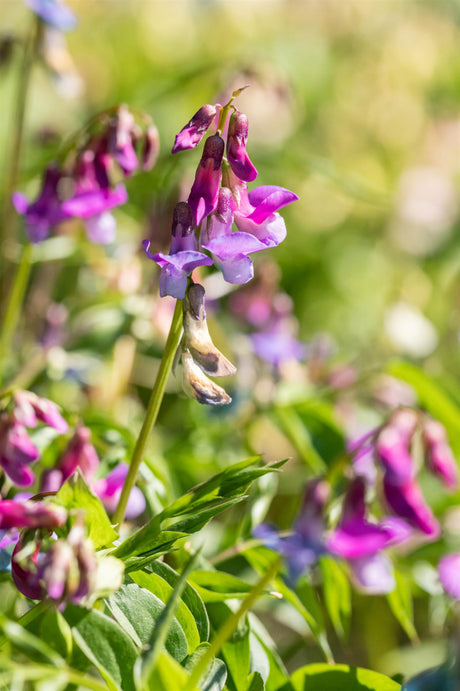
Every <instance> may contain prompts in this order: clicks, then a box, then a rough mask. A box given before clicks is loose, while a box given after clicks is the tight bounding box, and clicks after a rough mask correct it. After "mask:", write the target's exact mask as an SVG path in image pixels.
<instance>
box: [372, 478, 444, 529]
mask: <svg viewBox="0 0 460 691" xmlns="http://www.w3.org/2000/svg"><path fill="white" fill-rule="evenodd" d="M383 492H384V495H385V499H386V501H387V504H388V506H389V507H390V509H391V510H392V511H393V512H394V513H395V514H396V515H397V516H400V517H401V518H404V519H405V520H406V521H407V522H408V523H410V525H412V526H414V528H417V530H421V531H422V532H423V533H426V535H428V536H429V537H430V538H432V539H433V540H434V539H436V538H437V537H438V536H439V534H440V532H441V531H440V527H439V523H438V522H437V520H436V519H435V517H434V516H433V513H432V511H431V509H430V507H429V506H428V504H427V503H426V501H425V498H424V496H423V494H422V491H421V489H420V487H419V485H418V484H417V483H416V482H415V480H411V481H409V482H407V483H406V484H393V483H392V482H391V477H390V479H389V477H388V476H387V474H385V476H384V478H383Z"/></svg>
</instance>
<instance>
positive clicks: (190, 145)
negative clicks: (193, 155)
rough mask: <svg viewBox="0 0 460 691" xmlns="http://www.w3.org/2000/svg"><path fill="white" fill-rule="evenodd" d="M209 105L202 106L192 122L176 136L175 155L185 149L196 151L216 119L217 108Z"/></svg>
mask: <svg viewBox="0 0 460 691" xmlns="http://www.w3.org/2000/svg"><path fill="white" fill-rule="evenodd" d="M218 107H219V106H218V105H215V106H211V105H209V104H207V105H204V106H202V107H201V108H200V109H199V110H198V111H197V112H196V113H195V115H194V116H193V118H192V119H191V120H190V122H189V123H188V124H187V125H186V126H185V127H183V128H182V129H181V131H180V132H179V134H176V139H175V142H174V146H173V149H172V153H173V154H177V152H178V151H184V149H194V148H195V147H196V146H197V144H199V143H200V141H201V140H202V138H203V136H204V134H205V133H206V131H207V130H208V128H209V127H210V126H211V124H212V121H213V120H214V118H215V117H216V114H217V108H218Z"/></svg>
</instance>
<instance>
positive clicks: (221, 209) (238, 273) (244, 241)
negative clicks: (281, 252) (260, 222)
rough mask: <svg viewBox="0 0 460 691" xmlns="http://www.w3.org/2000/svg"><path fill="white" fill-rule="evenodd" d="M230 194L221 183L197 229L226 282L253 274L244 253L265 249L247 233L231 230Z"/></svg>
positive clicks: (243, 281) (246, 280)
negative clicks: (203, 222) (202, 225)
mask: <svg viewBox="0 0 460 691" xmlns="http://www.w3.org/2000/svg"><path fill="white" fill-rule="evenodd" d="M232 224H233V197H232V193H231V190H230V189H229V188H228V187H221V188H220V190H219V197H218V202H217V207H216V209H215V211H214V212H213V213H212V214H211V216H209V217H208V221H207V226H206V227H205V228H202V231H201V246H202V247H203V249H205V250H208V251H209V252H211V254H212V256H213V259H214V264H216V266H218V268H219V269H220V270H221V271H222V274H223V277H224V279H225V280H226V281H227V282H228V283H247V282H248V281H250V280H251V278H252V277H253V276H254V267H253V265H252V261H251V260H250V258H249V257H248V255H249V254H252V252H260V250H264V249H267V247H266V245H264V243H263V242H260V240H258V239H257V238H256V237H254V235H251V234H250V233H240V232H234V233H233V232H232Z"/></svg>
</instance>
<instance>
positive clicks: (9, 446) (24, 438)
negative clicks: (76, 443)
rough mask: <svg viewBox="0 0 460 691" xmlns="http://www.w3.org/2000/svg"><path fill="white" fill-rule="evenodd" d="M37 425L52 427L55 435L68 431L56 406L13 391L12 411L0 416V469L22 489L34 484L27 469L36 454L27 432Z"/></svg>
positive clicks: (36, 457) (26, 393) (32, 476)
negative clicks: (42, 424) (55, 432)
mask: <svg viewBox="0 0 460 691" xmlns="http://www.w3.org/2000/svg"><path fill="white" fill-rule="evenodd" d="M39 421H40V422H43V423H44V424H45V425H48V426H49V427H53V428H54V429H55V430H56V431H57V432H59V434H63V433H65V432H67V430H68V424H67V422H66V421H65V420H64V418H63V417H62V415H61V414H60V412H59V410H58V407H57V405H56V404H55V403H53V402H52V401H49V400H48V399H46V398H40V397H39V396H37V395H36V394H34V393H32V392H31V391H17V392H16V393H15V394H14V398H13V406H12V409H11V410H10V411H4V412H3V413H1V414H0V466H1V467H2V468H3V470H4V471H5V473H6V474H7V475H8V477H9V478H10V480H11V481H12V482H13V483H14V484H16V485H19V486H22V487H26V486H28V485H31V484H32V483H33V482H34V480H35V474H34V472H33V471H32V469H31V468H30V466H31V464H32V463H34V462H35V461H37V460H38V458H39V457H40V452H39V450H38V448H37V447H36V446H35V444H34V443H33V442H32V440H31V439H30V437H29V435H28V433H27V428H33V427H36V426H37V424H38V422H39Z"/></svg>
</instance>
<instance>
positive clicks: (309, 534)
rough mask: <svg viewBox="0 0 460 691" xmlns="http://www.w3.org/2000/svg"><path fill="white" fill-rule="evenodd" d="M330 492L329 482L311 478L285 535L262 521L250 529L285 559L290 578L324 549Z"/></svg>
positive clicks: (295, 577) (296, 574)
mask: <svg viewBox="0 0 460 691" xmlns="http://www.w3.org/2000/svg"><path fill="white" fill-rule="evenodd" d="M329 494H330V488H329V485H328V483H327V482H325V481H324V480H320V479H317V480H313V481H312V482H310V483H309V484H308V485H307V487H306V489H305V494H304V499H303V504H302V508H301V510H300V513H299V516H298V518H297V520H296V522H295V523H294V526H293V531H292V533H290V534H288V535H286V536H281V535H280V534H279V533H278V531H277V530H276V529H275V528H273V527H272V526H270V525H267V524H265V523H261V524H260V525H258V526H256V527H255V528H254V530H253V535H254V537H256V538H257V539H259V540H261V541H262V542H263V544H264V545H265V546H266V547H269V548H270V549H272V550H273V551H275V552H277V553H278V554H280V555H281V556H282V557H283V558H284V559H285V560H286V565H287V567H288V571H289V576H290V579H291V580H292V581H293V582H296V581H297V580H298V578H299V577H300V576H301V575H302V573H305V572H306V571H308V569H310V568H311V567H312V566H313V565H314V564H315V562H316V561H317V559H318V557H319V556H320V555H321V554H323V553H324V552H325V551H326V545H325V525H324V519H323V508H324V505H325V503H326V502H327V500H328V498H329Z"/></svg>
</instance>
